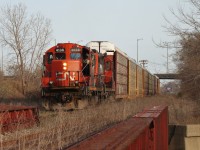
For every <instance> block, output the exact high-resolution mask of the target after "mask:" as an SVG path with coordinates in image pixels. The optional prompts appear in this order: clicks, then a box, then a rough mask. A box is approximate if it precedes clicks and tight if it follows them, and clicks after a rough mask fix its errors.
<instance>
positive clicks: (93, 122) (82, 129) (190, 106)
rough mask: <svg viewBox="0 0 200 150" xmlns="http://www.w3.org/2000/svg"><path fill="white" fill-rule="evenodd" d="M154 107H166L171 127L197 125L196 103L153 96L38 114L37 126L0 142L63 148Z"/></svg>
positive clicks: (11, 146)
mask: <svg viewBox="0 0 200 150" xmlns="http://www.w3.org/2000/svg"><path fill="white" fill-rule="evenodd" d="M155 105H168V106H169V122H170V123H171V124H186V123H200V115H199V114H200V110H199V107H198V105H197V103H196V102H194V101H188V100H184V99H177V98H175V97H173V96H156V97H148V98H138V99H135V100H123V101H117V102H107V103H105V102H104V103H103V104H101V105H99V106H95V107H88V108H87V109H84V110H77V111H72V112H67V111H63V110H61V109H60V110H59V111H57V112H41V114H40V116H41V117H40V120H41V124H40V126H39V127H34V128H32V129H29V130H23V131H17V132H15V133H12V134H7V135H1V137H0V140H1V143H3V142H4V141H11V140H18V142H17V143H15V144H13V145H12V144H10V145H9V146H8V147H6V149H12V148H14V149H26V150H27V149H62V147H63V146H65V147H66V146H69V145H70V144H72V143H74V142H77V141H79V140H82V139H84V138H85V137H87V136H88V135H90V134H92V133H94V132H97V131H99V130H102V129H103V128H105V127H107V126H109V125H112V124H114V123H116V122H119V121H122V120H125V119H127V118H128V117H130V116H133V115H134V114H136V113H137V112H140V111H141V110H142V109H144V108H151V107H153V106H155ZM33 133H34V134H35V138H34V140H30V138H29V139H28V138H27V135H30V134H33ZM37 133H38V134H37ZM4 148H5V147H4ZM2 149H3V148H2Z"/></svg>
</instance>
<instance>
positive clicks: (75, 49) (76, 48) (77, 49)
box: [71, 47, 81, 52]
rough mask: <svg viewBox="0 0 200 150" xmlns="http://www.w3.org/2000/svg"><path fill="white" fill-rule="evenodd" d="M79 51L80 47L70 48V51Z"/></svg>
mask: <svg viewBox="0 0 200 150" xmlns="http://www.w3.org/2000/svg"><path fill="white" fill-rule="evenodd" d="M80 51H81V49H80V48H78V47H74V48H72V49H71V52H80Z"/></svg>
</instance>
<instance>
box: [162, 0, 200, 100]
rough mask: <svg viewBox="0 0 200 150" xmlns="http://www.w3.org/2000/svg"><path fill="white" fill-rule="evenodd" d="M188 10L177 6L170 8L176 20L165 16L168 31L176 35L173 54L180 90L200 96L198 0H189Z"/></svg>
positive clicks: (193, 96)
mask: <svg viewBox="0 0 200 150" xmlns="http://www.w3.org/2000/svg"><path fill="white" fill-rule="evenodd" d="M189 3H190V5H189V6H190V7H189V10H188V9H187V11H186V9H185V8H184V7H182V6H179V8H178V9H177V11H175V10H173V9H170V11H171V13H172V15H173V16H174V17H175V18H176V22H174V23H173V22H171V21H170V20H168V19H167V18H166V17H165V20H166V21H167V23H168V25H167V26H165V28H166V29H167V31H168V33H170V34H171V35H173V36H176V37H177V39H176V41H174V43H176V45H178V46H177V47H176V48H177V52H176V55H175V59H174V60H175V62H176V63H177V67H178V73H179V74H180V77H181V79H182V82H181V90H182V92H183V93H185V94H187V95H189V96H191V97H192V98H195V99H199V98H200V93H199V90H200V63H199V62H200V46H199V45H200V44H199V43H200V0H189Z"/></svg>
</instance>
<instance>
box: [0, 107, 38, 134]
mask: <svg viewBox="0 0 200 150" xmlns="http://www.w3.org/2000/svg"><path fill="white" fill-rule="evenodd" d="M38 123H39V110H38V108H37V107H32V106H13V105H4V104H1V105H0V132H1V133H5V132H13V131H16V130H19V129H23V128H28V127H31V126H33V125H35V124H38Z"/></svg>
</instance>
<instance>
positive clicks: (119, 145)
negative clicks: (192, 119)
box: [68, 106, 168, 150]
mask: <svg viewBox="0 0 200 150" xmlns="http://www.w3.org/2000/svg"><path fill="white" fill-rule="evenodd" d="M68 149H69V150H79V149H81V150H86V149H87V150H100V149H109V150H110V149H115V150H116V149H119V150H121V149H129V150H147V149H148V150H161V149H162V150H168V108H167V107H166V106H156V107H153V108H151V109H145V110H144V111H143V112H141V113H138V114H137V115H135V116H133V117H132V118H130V119H128V120H125V121H123V122H121V123H119V124H116V125H114V126H112V127H110V128H108V129H106V130H104V131H101V132H99V133H97V134H95V135H93V136H91V137H88V138H87V139H85V140H83V141H81V142H79V143H76V144H75V145H73V146H71V147H68Z"/></svg>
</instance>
